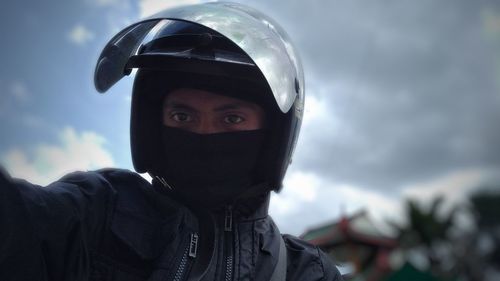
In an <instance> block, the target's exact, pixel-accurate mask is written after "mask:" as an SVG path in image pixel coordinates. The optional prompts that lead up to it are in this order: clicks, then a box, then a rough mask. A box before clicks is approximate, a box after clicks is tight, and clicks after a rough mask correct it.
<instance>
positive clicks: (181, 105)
mask: <svg viewBox="0 0 500 281" xmlns="http://www.w3.org/2000/svg"><path fill="white" fill-rule="evenodd" d="M163 107H168V108H173V109H185V110H191V111H193V110H194V108H192V107H191V106H189V105H187V104H184V103H182V102H177V101H169V102H167V103H165V104H164V105H163Z"/></svg>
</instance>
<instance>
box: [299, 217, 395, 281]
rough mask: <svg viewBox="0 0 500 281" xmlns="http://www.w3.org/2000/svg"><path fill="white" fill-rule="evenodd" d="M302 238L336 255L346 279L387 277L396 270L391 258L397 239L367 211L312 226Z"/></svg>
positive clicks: (335, 257)
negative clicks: (385, 230)
mask: <svg viewBox="0 0 500 281" xmlns="http://www.w3.org/2000/svg"><path fill="white" fill-rule="evenodd" d="M301 237H302V238H303V239H305V240H307V241H309V242H310V243H312V244H315V245H318V246H319V247H320V248H321V249H323V251H325V252H326V253H328V254H330V255H332V258H333V259H334V260H335V262H336V263H337V264H338V265H339V270H340V271H341V273H342V274H343V275H344V276H345V277H346V279H350V280H369V281H377V280H383V279H384V278H385V277H386V276H388V275H389V273H391V271H392V269H391V266H390V262H389V257H390V254H391V252H392V251H393V250H394V249H395V248H396V247H397V241H396V239H395V238H393V237H390V236H388V235H387V234H384V233H383V232H382V231H380V230H379V228H378V227H377V226H376V225H375V224H374V223H373V221H372V220H371V219H370V218H369V216H368V214H367V213H366V212H365V211H360V212H358V213H356V214H354V215H352V216H349V217H347V216H344V217H342V218H341V219H340V220H338V221H333V222H330V223H327V224H324V225H322V226H319V227H315V228H311V229H309V230H307V231H306V232H305V233H304V234H303V235H302V236H301ZM333 253H334V255H335V256H333Z"/></svg>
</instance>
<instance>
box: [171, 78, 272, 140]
mask: <svg viewBox="0 0 500 281" xmlns="http://www.w3.org/2000/svg"><path fill="white" fill-rule="evenodd" d="M264 122H265V117H264V110H263V109H262V107H260V106H259V105H257V104H255V103H253V102H249V101H244V100H240V99H236V98H231V97H227V96H223V95H218V94H216V93H213V92H209V91H203V90H197V89H191V88H180V89H176V90H174V91H172V92H170V93H169V94H168V95H167V96H166V97H165V99H164V101H163V124H164V125H165V126H167V127H173V128H178V129H183V130H186V131H190V132H193V133H198V134H215V133H224V132H234V131H249V130H257V129H261V128H263V127H264Z"/></svg>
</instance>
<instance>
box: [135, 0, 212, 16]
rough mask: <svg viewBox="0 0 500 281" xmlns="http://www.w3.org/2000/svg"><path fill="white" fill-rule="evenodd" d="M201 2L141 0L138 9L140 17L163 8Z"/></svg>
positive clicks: (192, 0)
mask: <svg viewBox="0 0 500 281" xmlns="http://www.w3.org/2000/svg"><path fill="white" fill-rule="evenodd" d="M200 2H202V1H201V0H141V1H140V2H139V9H140V15H141V18H143V17H147V16H151V15H153V14H155V13H157V12H159V11H161V10H163V9H168V8H172V7H176V6H181V5H190V4H196V3H200Z"/></svg>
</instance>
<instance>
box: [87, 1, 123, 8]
mask: <svg viewBox="0 0 500 281" xmlns="http://www.w3.org/2000/svg"><path fill="white" fill-rule="evenodd" d="M92 2H93V3H94V4H96V5H97V6H100V7H109V6H117V5H120V4H121V3H122V2H124V1H121V0H92Z"/></svg>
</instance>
